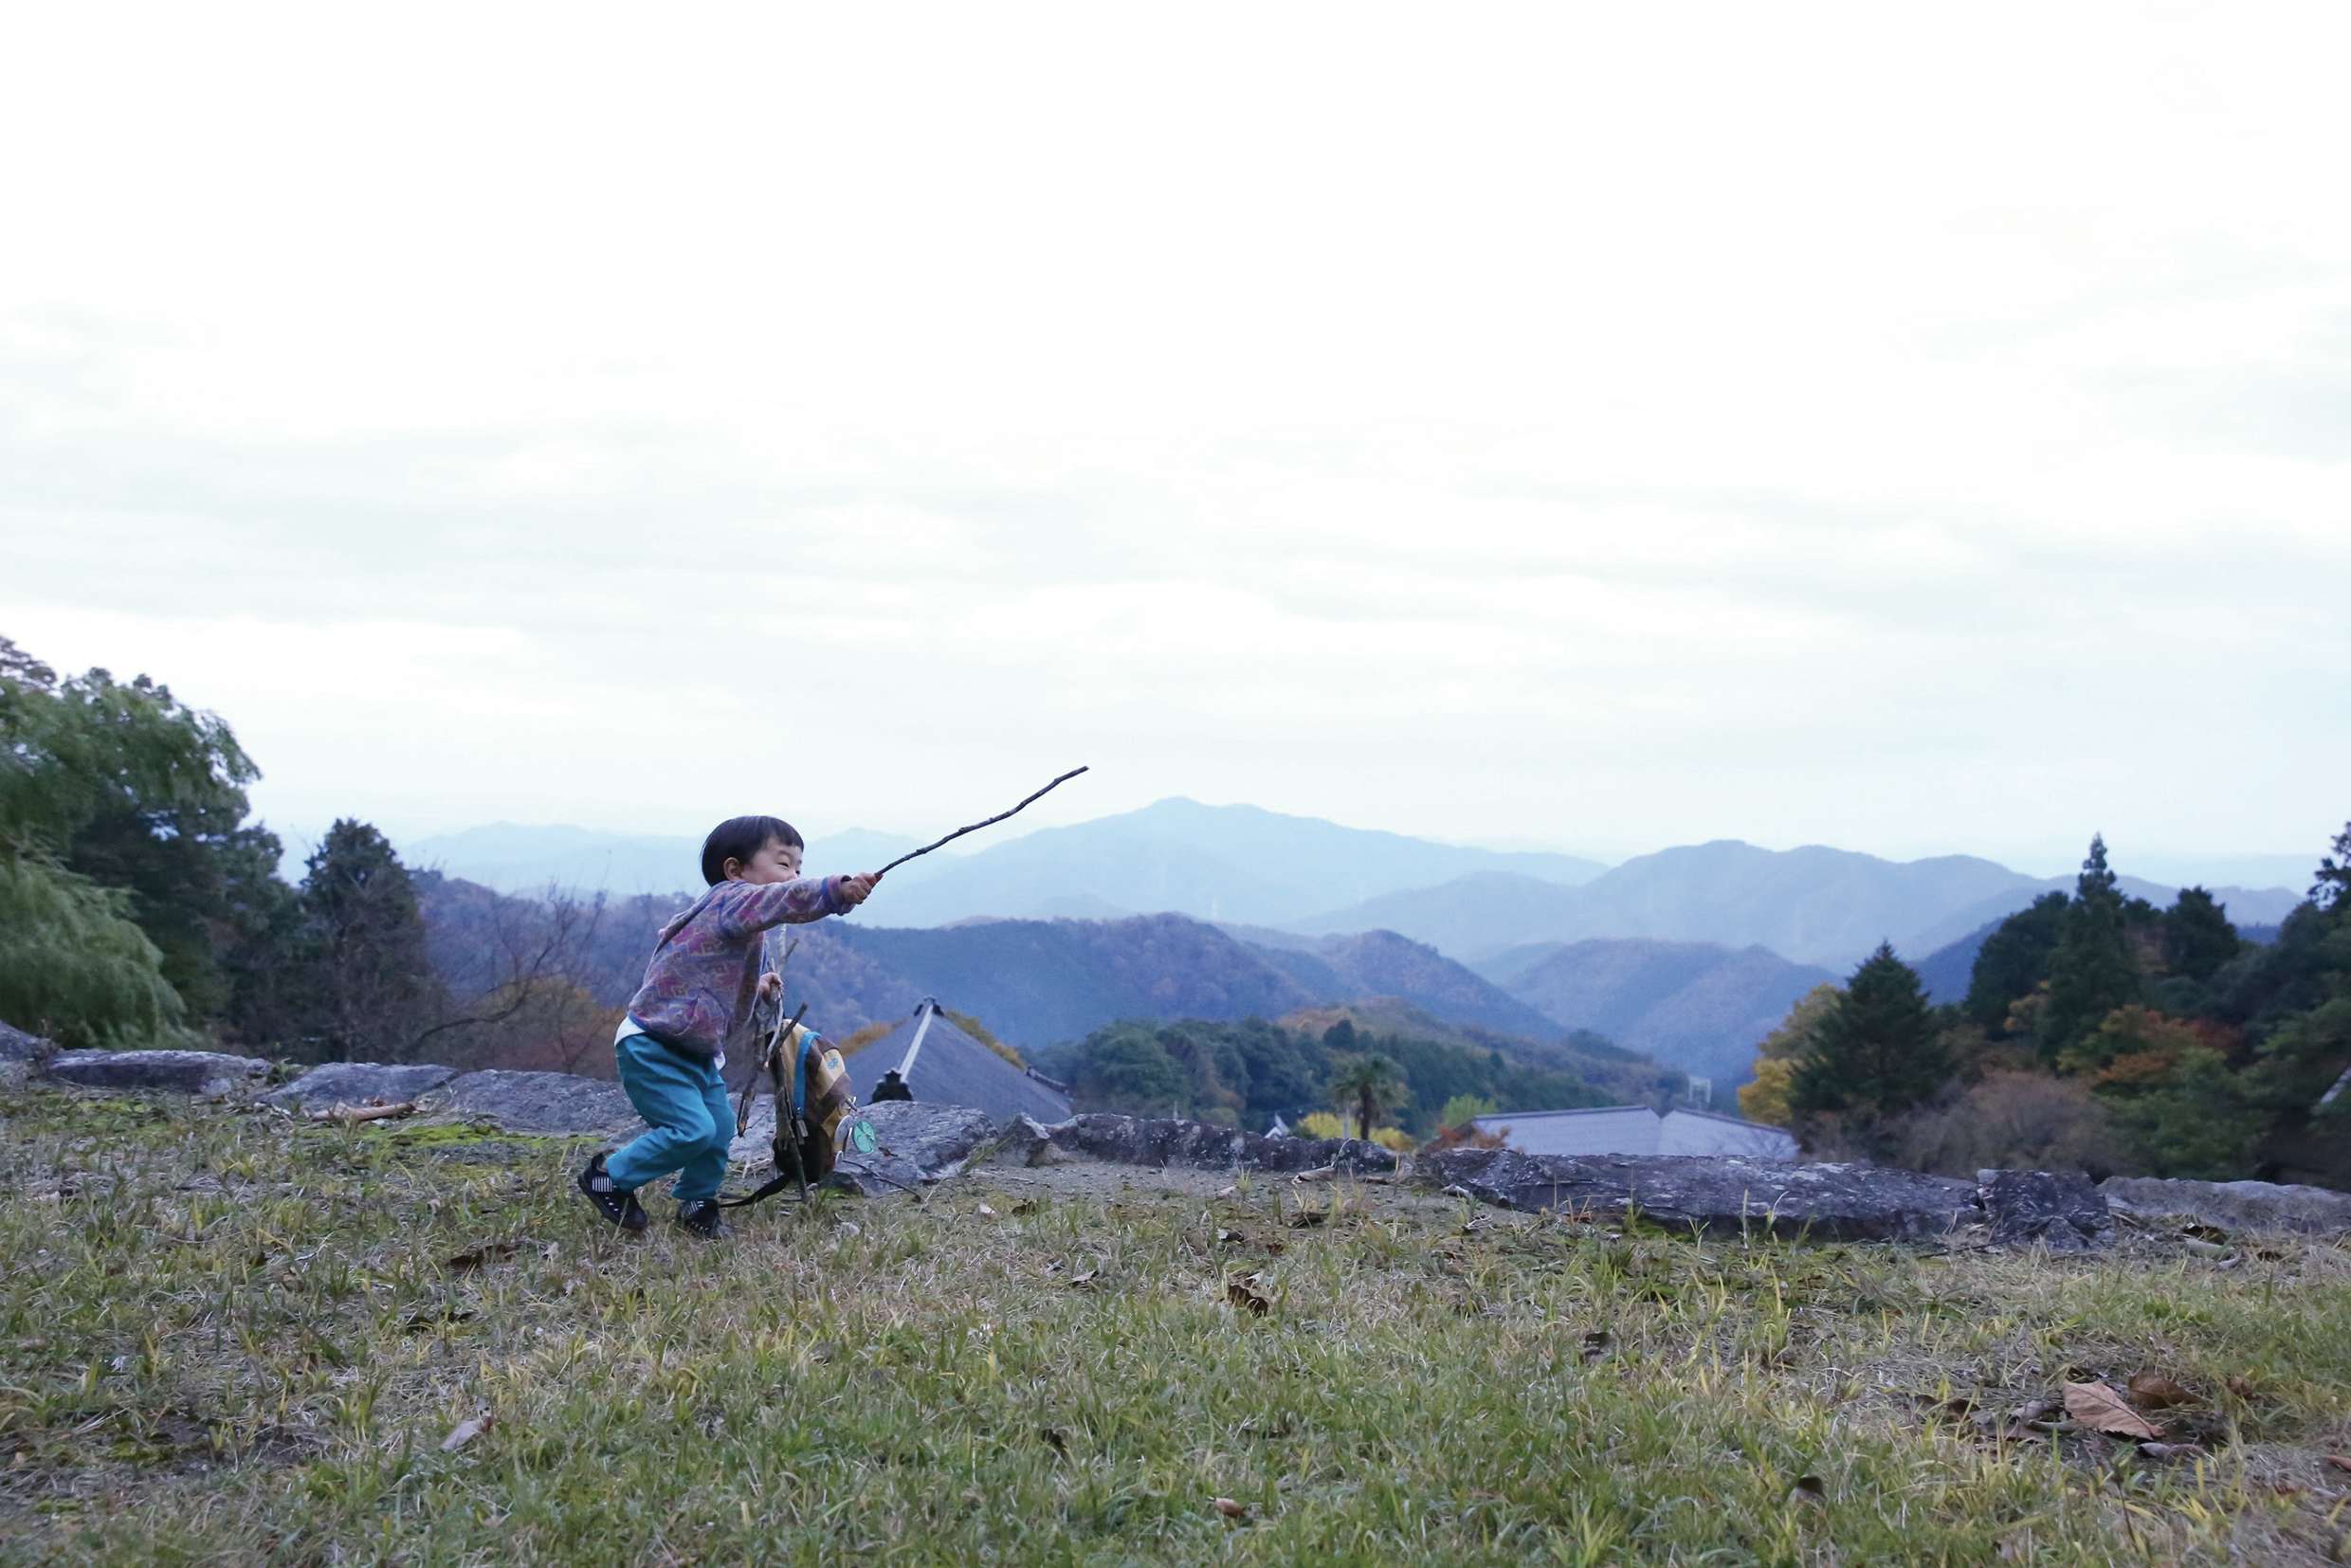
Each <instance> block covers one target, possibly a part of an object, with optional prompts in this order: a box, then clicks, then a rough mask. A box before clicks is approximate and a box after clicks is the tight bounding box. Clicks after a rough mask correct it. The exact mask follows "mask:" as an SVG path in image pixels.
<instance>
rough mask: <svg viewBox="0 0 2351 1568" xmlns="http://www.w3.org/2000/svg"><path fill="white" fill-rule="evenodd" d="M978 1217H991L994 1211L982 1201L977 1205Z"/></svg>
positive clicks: (994, 1214) (994, 1215) (993, 1215)
mask: <svg viewBox="0 0 2351 1568" xmlns="http://www.w3.org/2000/svg"><path fill="white" fill-rule="evenodd" d="M979 1217H980V1218H982V1219H993V1218H995V1217H996V1212H995V1211H994V1210H993V1209H991V1208H989V1207H988V1206H987V1205H986V1204H984V1203H983V1204H981V1205H980V1206H979Z"/></svg>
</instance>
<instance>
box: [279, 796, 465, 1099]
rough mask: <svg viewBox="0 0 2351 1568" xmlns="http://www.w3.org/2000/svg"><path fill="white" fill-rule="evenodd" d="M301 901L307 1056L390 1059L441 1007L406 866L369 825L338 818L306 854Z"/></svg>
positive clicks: (394, 1058) (402, 1052)
mask: <svg viewBox="0 0 2351 1568" xmlns="http://www.w3.org/2000/svg"><path fill="white" fill-rule="evenodd" d="M301 904H302V913H303V916H304V917H305V921H306V923H307V925H308V927H309V931H310V934H311V938H312V940H313V941H314V942H315V943H316V948H315V955H316V957H315V961H316V963H317V965H318V997H319V1017H318V1020H317V1021H318V1025H319V1038H318V1040H317V1041H316V1043H315V1046H314V1053H317V1054H321V1055H323V1056H325V1057H326V1058H328V1059H330V1060H332V1059H335V1058H344V1059H348V1060H353V1061H358V1060H371V1059H372V1060H375V1061H395V1062H396V1061H399V1060H400V1059H401V1058H402V1057H404V1056H405V1055H406V1054H407V1053H408V1050H409V1048H410V1044H411V1043H412V1042H413V1041H414V1040H415V1039H416V1037H417V1036H418V1035H419V1034H421V1033H422V1032H424V1030H426V1029H428V1028H429V1027H430V1025H431V1024H432V1022H433V1020H434V1018H435V1016H436V1015H437V1014H438V1013H439V1012H441V1011H442V1009H441V1005H440V1004H441V1001H442V997H441V994H440V992H441V988H440V984H439V982H438V981H437V980H436V979H435V978H434V976H433V972H432V965H431V962H430V960H429V959H428V957H427V956H426V952H425V921H424V918H423V916H422V915H421V914H420V913H419V912H418V910H417V905H416V889H415V888H414V887H413V886H412V885H410V882H409V873H408V868H407V867H406V866H402V865H401V864H400V857H399V856H398V855H397V854H395V853H394V852H393V851H392V845H391V843H390V841H388V840H387V839H386V838H385V837H384V835H383V834H382V833H380V832H378V831H376V830H375V829H374V828H373V827H371V826H369V825H368V824H367V823H364V822H355V821H351V820H347V819H346V820H338V821H337V823H336V824H335V825H334V826H333V827H332V828H330V829H328V830H327V835H326V841H325V842H324V843H322V844H321V845H319V848H318V851H317V852H316V853H314V854H313V855H312V856H311V857H310V860H309V862H308V865H307V874H306V875H305V876H304V877H303V879H302V894H301Z"/></svg>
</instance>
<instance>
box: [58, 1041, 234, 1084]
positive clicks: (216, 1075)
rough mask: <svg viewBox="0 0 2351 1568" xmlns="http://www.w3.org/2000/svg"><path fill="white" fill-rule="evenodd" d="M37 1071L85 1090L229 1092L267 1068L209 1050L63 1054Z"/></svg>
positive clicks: (78, 1052)
mask: <svg viewBox="0 0 2351 1568" xmlns="http://www.w3.org/2000/svg"><path fill="white" fill-rule="evenodd" d="M42 1070H43V1071H44V1072H46V1073H47V1074H48V1076H50V1077H51V1078H54V1079H57V1080H58V1081H60V1082H61V1083H66V1084H74V1085H79V1086H81V1087H82V1088H85V1089H167V1090H171V1091H173V1092H176V1093H180V1094H232V1093H235V1092H236V1091H237V1090H239V1089H248V1088H251V1087H252V1086H254V1085H257V1084H259V1083H260V1082H261V1081H262V1080H263V1079H264V1078H265V1077H267V1076H268V1074H269V1064H268V1063H266V1062H264V1061H262V1060H260V1059H259V1058H258V1057H252V1056H229V1055H227V1054H225V1053H223V1052H220V1051H212V1050H63V1051H59V1052H58V1053H57V1054H56V1055H55V1056H52V1057H51V1058H49V1060H48V1062H47V1063H46V1065H45V1066H44V1067H43V1068H42Z"/></svg>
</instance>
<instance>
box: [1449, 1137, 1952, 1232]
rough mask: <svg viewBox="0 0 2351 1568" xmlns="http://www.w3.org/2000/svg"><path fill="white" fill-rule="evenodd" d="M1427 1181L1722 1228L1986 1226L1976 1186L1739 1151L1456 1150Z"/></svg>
mask: <svg viewBox="0 0 2351 1568" xmlns="http://www.w3.org/2000/svg"><path fill="white" fill-rule="evenodd" d="M1418 1179H1419V1180H1420V1181H1421V1182H1422V1183H1423V1184H1425V1185H1429V1186H1433V1187H1461V1188H1464V1189H1466V1190H1467V1191H1468V1192H1469V1193H1471V1194H1474V1195H1475V1196H1477V1197H1479V1198H1482V1199H1484V1200H1485V1201H1486V1202H1489V1203H1496V1204H1500V1205H1502V1206H1504V1207H1505V1208H1511V1209H1525V1210H1532V1211H1538V1212H1540V1211H1541V1210H1546V1209H1573V1210H1590V1211H1593V1212H1598V1213H1605V1214H1623V1213H1625V1212H1629V1211H1636V1212H1638V1213H1639V1214H1640V1215H1641V1217H1642V1218H1644V1219H1647V1220H1649V1221H1651V1222H1653V1223H1655V1224H1659V1225H1667V1226H1674V1227H1683V1228H1688V1229H1691V1230H1696V1231H1705V1232H1708V1233H1714V1234H1722V1233H1728V1234H1733V1235H1736V1234H1740V1233H1742V1232H1743V1233H1746V1234H1750V1235H1769V1236H1775V1237H1782V1238H1793V1237H1798V1236H1804V1237H1811V1238H1813V1239H1817V1240H1822V1241H1932V1240H1937V1239H1939V1238H1941V1237H1943V1236H1946V1235H1948V1234H1950V1233H1951V1232H1952V1231H1956V1230H1959V1229H1960V1228H1961V1227H1964V1226H1969V1225H1976V1224H1981V1223H1984V1221H1985V1219H1986V1214H1985V1211H1984V1207H1983V1201H1982V1198H1981V1196H1980V1194H1979V1190H1978V1188H1977V1184H1976V1183H1975V1182H1972V1181H1960V1180H1957V1179H1954V1178H1952V1177H1949V1176H1923V1175H1921V1174H1920V1173H1918V1172H1916V1171H1897V1170H1886V1169H1883V1168H1880V1167H1877V1166H1868V1165H1797V1164H1789V1163H1783V1162H1780V1161H1776V1160H1761V1159H1743V1158H1737V1157H1735V1156H1702V1155H1678V1156H1677V1155H1649V1156H1642V1155H1579V1156H1567V1155H1524V1154H1520V1153H1519V1152H1518V1151H1516V1150H1514V1149H1449V1150H1447V1151H1445V1152H1443V1153H1441V1154H1435V1155H1431V1156H1430V1157H1428V1158H1426V1159H1424V1160H1422V1161H1421V1162H1420V1165H1419V1169H1418Z"/></svg>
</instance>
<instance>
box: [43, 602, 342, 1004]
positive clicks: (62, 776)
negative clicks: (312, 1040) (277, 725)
mask: <svg viewBox="0 0 2351 1568" xmlns="http://www.w3.org/2000/svg"><path fill="white" fill-rule="evenodd" d="M0 741H4V742H5V743H4V744H0V753H5V761H4V762H0V855H6V856H8V857H9V859H10V860H11V861H12V863H13V864H12V866H11V871H10V883H11V885H12V887H13V888H14V890H15V893H16V895H17V897H18V898H19V899H20V900H31V901H32V903H37V904H39V905H40V906H41V907H42V908H44V909H46V910H47V911H48V917H47V918H50V919H59V920H66V919H69V920H70V921H71V924H72V929H73V931H74V933H75V935H74V937H73V939H72V940H73V943H74V944H75V946H76V949H77V952H76V954H75V955H73V956H70V957H66V958H64V959H63V960H62V962H63V963H64V965H65V967H72V966H74V965H76V964H83V965H86V964H92V963H96V964H101V965H109V966H111V972H112V973H114V974H115V975H117V978H118V982H119V984H120V985H121V987H122V989H123V991H124V994H125V995H126V996H128V995H134V994H142V993H144V992H146V991H147V990H148V989H149V986H150V974H149V970H150V968H151V967H152V970H153V972H154V973H155V974H159V975H161V976H162V978H163V979H164V981H165V982H166V983H167V984H168V985H169V986H170V988H171V991H172V994H173V997H174V998H176V1001H175V1002H172V1003H158V1004H157V1005H156V1007H155V1008H149V1007H147V1006H146V1005H145V1004H143V1003H142V1004H140V1005H139V1006H137V1007H134V1008H133V1009H132V1012H133V1013H136V1014H137V1015H140V1016H150V1015H152V1016H155V1017H158V1018H168V1017H176V1016H179V1015H180V1014H181V1013H182V1012H185V1013H187V1014H188V1015H190V1016H191V1017H192V1018H193V1019H195V1020H200V1021H203V1022H206V1023H210V1024H213V1025H217V1026H222V1027H224V1028H226V1030H228V1032H229V1033H230V1034H231V1035H232V1036H238V1037H244V1038H251V1037H255V1034H256V1031H255V1030H253V1029H251V1028H249V1027H247V1026H248V1025H249V1024H251V1023H252V1022H254V1021H255V1020H254V1019H253V1018H251V1017H248V1016H247V1014H246V1012H245V1011H244V1009H245V1008H246V1006H248V1005H250V1006H255V1007H259V1006H261V1004H262V1002H263V999H264V998H263V992H264V989H265V988H263V987H257V986H256V985H255V984H254V983H253V981H254V980H255V979H256V978H258V977H260V976H264V975H282V973H284V972H285V971H286V969H287V968H288V967H289V966H288V963H287V959H288V953H287V951H286V950H285V949H284V948H283V947H282V945H277V944H280V943H282V941H283V940H284V939H287V938H288V937H289V936H290V934H291V933H292V932H293V931H294V929H295V927H296V926H297V924H298V922H297V921H295V920H294V919H293V890H292V889H290V888H288V887H287V886H286V885H285V884H283V883H282V882H281V881H279V880H278V876H277V865H278V859H279V855H280V846H279V844H278V840H277V838H276V837H275V835H273V834H271V833H270V832H269V831H268V830H267V829H265V828H263V827H261V826H260V825H258V824H248V823H246V820H245V818H246V812H247V810H248V806H247V801H246V793H245V786H246V785H247V784H249V783H250V782H251V781H252V780H253V779H254V778H255V777H257V776H258V772H257V770H256V769H255V768H254V766H253V763H252V761H251V759H250V758H249V757H246V754H245V752H244V750H243V748H242V747H240V746H239V745H238V744H237V739H236V737H235V736H234V735H233V734H232V733H231V732H230V731H229V728H228V725H227V724H226V723H225V722H223V721H222V720H220V719H218V718H217V717H215V716H213V715H211V714H208V713H204V712H201V711H199V710H196V709H193V708H191V707H189V706H187V705H186V704H185V703H183V702H180V701H179V700H178V699H176V698H175V697H173V695H172V692H171V689H170V688H169V687H168V686H164V685H161V684H157V683H155V682H154V681H151V680H149V679H148V678H147V677H145V676H140V677H138V678H137V680H134V681H131V682H128V683H125V682H120V681H117V680H116V679H115V678H114V677H113V676H112V675H110V674H109V673H107V672H106V671H105V670H102V669H93V670H90V671H88V672H87V673H86V674H83V675H80V676H76V677H73V678H72V679H69V680H62V681H61V680H60V679H58V677H57V676H56V674H55V672H54V671H52V670H50V669H49V668H48V667H47V666H46V665H43V664H42V663H41V662H40V661H38V660H36V659H33V658H32V657H30V656H29V655H27V654H26V653H25V652H24V651H23V650H22V649H20V648H18V647H16V646H15V645H14V644H13V643H11V642H9V641H8V640H7V639H5V638H0ZM60 872H64V873H69V874H70V879H71V880H65V881H61V880H59V876H58V873H60ZM35 884H40V885H39V890H38V892H37V893H36V891H35ZM32 903H27V904H23V905H22V906H21V907H20V908H19V911H18V920H17V921H14V922H11V923H12V924H13V925H14V926H15V930H14V932H13V936H14V939H15V941H14V945H17V946H18V947H19V948H20V951H21V950H28V949H29V948H30V947H31V946H32V945H33V944H34V943H35V942H36V941H37V940H38V939H39V938H38V932H37V931H36V930H35V929H34V928H33V927H32V925H31V923H30V922H31V920H32V913H31V911H32ZM67 910H70V915H69V916H68V915H67V914H66V913H65V912H66V911H67ZM125 919H128V920H129V921H133V922H135V923H136V924H137V927H138V929H139V931H140V933H141V934H142V935H143V936H144V937H145V938H146V939H147V941H148V943H149V944H150V946H151V947H152V949H153V957H152V959H151V958H150V957H148V949H146V948H142V947H140V946H139V945H138V944H137V943H133V942H129V941H127V940H125V939H123V938H122V934H121V933H120V932H118V931H114V930H112V929H111V926H112V924H113V922H117V921H122V920H125ZM63 931H64V927H63V926H60V927H56V928H54V932H53V935H56V934H62V932H63ZM54 945H55V944H54V942H51V943H50V946H51V949H52V951H51V953H50V957H47V958H46V959H44V960H43V965H42V967H48V968H56V967H57V966H58V965H59V964H60V962H61V960H60V959H59V958H58V957H57V955H56V953H55V952H54ZM272 983H273V984H274V983H275V982H274V980H273V982H272ZM83 995H84V997H85V1003H89V1002H94V1001H95V1000H96V996H97V994H96V993H95V992H84V993H83ZM0 1005H14V1006H18V1007H20V1008H21V1007H26V1006H34V1005H46V1006H57V1005H60V1002H59V999H58V997H57V996H55V995H52V996H50V997H49V998H48V999H47V1000H46V1002H44V1003H33V1002H29V1001H19V1002H14V1003H6V1004H0ZM76 1005H77V1006H82V1005H84V1004H76ZM264 1011H266V1010H265V1009H264ZM92 1016H93V1018H94V1017H95V1015H92ZM59 1027H60V1028H62V1029H64V1030H66V1031H67V1032H69V1033H70V1032H73V1031H74V1030H77V1029H79V1028H81V1027H82V1026H80V1025H77V1024H75V1023H74V1022H73V1020H72V1016H70V1015H67V1016H64V1017H61V1019H60V1020H59ZM90 1027H91V1028H94V1029H100V1030H101V1031H102V1032H108V1033H110V1034H113V1035H115V1036H117V1037H120V1038H136V1037H137V1036H138V1035H139V1034H140V1033H141V1032H142V1030H144V1031H145V1032H149V1033H152V1030H146V1026H142V1025H137V1024H135V1023H131V1022H129V1021H128V1018H127V1017H116V1018H114V1019H113V1021H112V1022H110V1023H108V1024H106V1025H104V1026H102V1027H101V1026H98V1025H96V1024H95V1023H92V1024H91V1025H90ZM125 1029H127V1030H129V1034H128V1035H124V1034H123V1033H122V1031H123V1030H125Z"/></svg>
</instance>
